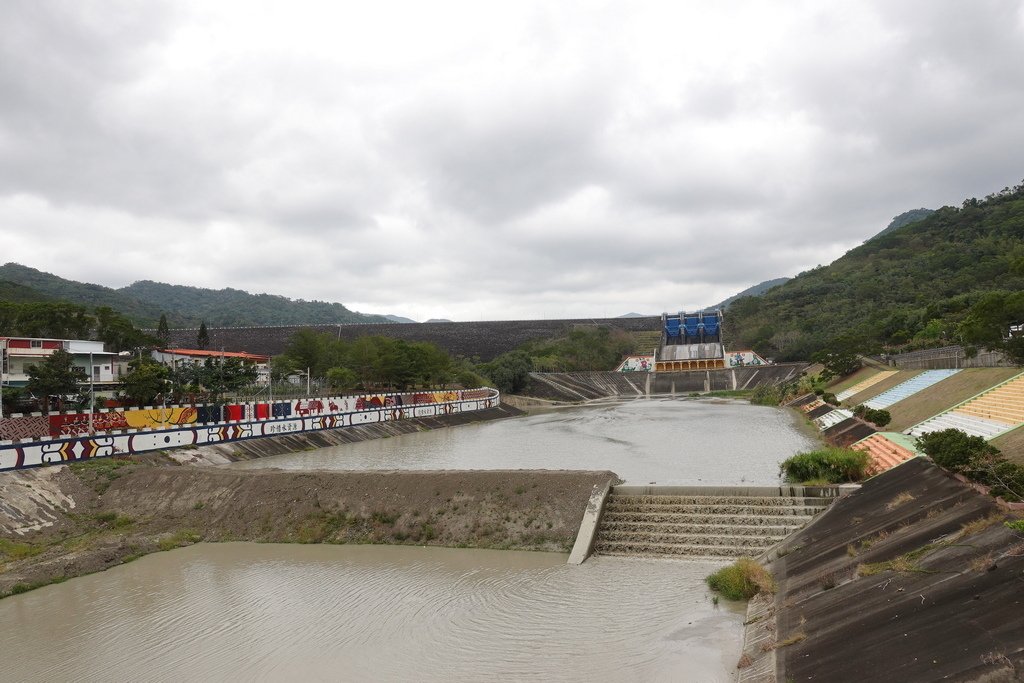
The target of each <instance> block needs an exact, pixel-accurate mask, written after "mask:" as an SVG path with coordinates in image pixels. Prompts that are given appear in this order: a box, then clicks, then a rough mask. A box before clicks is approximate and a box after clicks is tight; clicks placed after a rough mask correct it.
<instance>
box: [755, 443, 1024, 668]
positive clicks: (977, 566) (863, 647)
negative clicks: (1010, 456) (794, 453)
mask: <svg viewBox="0 0 1024 683" xmlns="http://www.w3.org/2000/svg"><path fill="white" fill-rule="evenodd" d="M1004 518H1005V515H1004V514H1001V513H999V511H998V508H997V507H996V505H995V503H994V502H993V500H992V499H991V498H989V497H987V496H983V495H981V494H979V493H977V492H975V491H974V490H972V489H971V488H970V487H968V486H967V485H965V484H962V483H960V482H958V481H956V480H955V479H953V478H952V477H951V476H950V475H949V474H947V473H946V472H944V471H942V470H941V469H939V468H937V467H935V466H934V465H933V464H931V463H930V462H929V461H928V460H926V459H925V458H914V459H913V460H911V461H909V462H907V463H905V464H904V465H901V466H899V467H896V468H894V469H892V470H890V471H888V472H885V473H883V474H881V475H879V476H877V477H875V478H873V479H870V480H869V481H867V482H865V483H864V485H863V486H862V487H861V488H860V490H859V491H857V492H855V493H853V494H850V495H848V496H844V497H843V498H840V499H839V500H837V501H836V502H835V503H834V504H833V505H832V506H831V507H830V508H829V510H828V512H826V513H825V514H824V515H822V516H821V517H819V518H817V519H816V520H815V521H814V523H813V524H811V525H809V526H808V527H807V528H805V529H803V530H801V531H799V532H797V533H796V534H794V535H793V536H792V537H790V538H789V539H788V540H787V541H786V543H785V544H784V545H783V546H782V547H781V548H780V549H779V551H778V552H777V555H779V557H778V559H776V560H775V561H774V562H773V563H772V566H771V568H772V570H773V573H774V575H775V578H776V580H777V582H778V591H777V593H776V594H775V601H774V606H773V607H774V617H775V618H774V619H771V618H770V615H769V616H768V617H766V618H764V619H763V620H762V621H763V622H764V623H765V624H766V625H767V626H770V627H773V628H772V629H771V631H770V637H771V639H772V642H773V643H775V645H776V647H775V649H774V652H775V654H776V655H777V657H778V669H777V672H776V673H777V676H778V680H779V681H787V680H793V681H858V682H863V681H886V682H888V681H901V682H907V681H910V682H916V681H938V680H955V681H983V680H984V681H1013V680H1021V676H1022V672H1024V628H1021V605H1022V588H1021V586H1022V584H1021V576H1022V575H1024V574H1022V572H1024V552H1021V550H1020V546H1021V543H1022V541H1021V539H1020V538H1018V537H1017V536H1016V535H1015V534H1014V532H1012V531H1011V530H1009V529H1007V528H1006V527H1005V526H1003V524H1002V520H1003V519H1004ZM965 525H968V526H967V528H966V529H965ZM748 653H749V654H750V656H756V655H757V652H756V651H751V650H748Z"/></svg>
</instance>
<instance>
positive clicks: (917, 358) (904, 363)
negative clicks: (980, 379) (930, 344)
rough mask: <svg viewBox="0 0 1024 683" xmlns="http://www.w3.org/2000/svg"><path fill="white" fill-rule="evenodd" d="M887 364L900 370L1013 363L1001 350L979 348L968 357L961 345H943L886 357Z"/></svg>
mask: <svg viewBox="0 0 1024 683" xmlns="http://www.w3.org/2000/svg"><path fill="white" fill-rule="evenodd" d="M887 360H888V362H889V365H895V366H896V367H897V368H900V369H901V370H917V369H923V370H935V369H939V368H1002V367H1012V366H1013V365H1014V364H1013V363H1012V362H1010V360H1009V359H1008V358H1007V357H1006V355H1005V354H1004V353H1003V352H1002V351H988V350H980V351H978V353H977V354H975V355H974V356H972V357H970V358H968V357H967V354H966V353H965V352H964V348H963V347H962V346H944V347H942V348H939V349H922V350H921V351H911V352H909V353H901V354H897V355H895V356H889V358H888V359H887Z"/></svg>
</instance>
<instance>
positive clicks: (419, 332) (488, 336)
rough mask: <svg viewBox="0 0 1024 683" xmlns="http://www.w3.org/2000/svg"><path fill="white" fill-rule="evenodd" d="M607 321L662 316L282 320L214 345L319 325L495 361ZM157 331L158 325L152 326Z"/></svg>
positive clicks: (222, 336)
mask: <svg viewBox="0 0 1024 683" xmlns="http://www.w3.org/2000/svg"><path fill="white" fill-rule="evenodd" d="M597 325H600V326H603V327H611V328H614V329H618V330H624V331H626V332H642V331H650V330H658V329H660V325H661V318H658V317H654V316H650V317H644V318H583V319H567V320H483V321H479V322H458V323H372V324H355V325H353V324H350V325H282V326H275V327H211V328H208V330H207V331H208V332H209V335H210V344H209V346H208V348H211V349H219V348H221V347H224V349H225V350H227V351H248V352H250V353H260V354H265V355H277V354H279V353H282V352H284V350H285V347H286V346H287V345H288V342H289V340H290V339H291V338H292V336H293V335H294V334H295V333H296V332H297V331H299V330H313V331H315V332H322V333H325V334H330V335H333V336H335V337H337V338H338V339H344V340H346V341H353V340H355V339H358V338H359V337H367V336H381V337H391V338H394V339H404V340H406V341H425V342H432V343H434V344H437V345H438V346H439V347H441V348H442V349H444V350H445V351H447V352H448V353H450V354H452V355H455V356H465V357H466V358H472V357H473V356H477V357H479V358H480V360H482V361H489V360H492V359H494V358H495V357H496V356H500V355H501V354H503V353H505V352H507V351H512V350H514V349H516V348H517V347H519V346H520V345H522V344H524V343H525V342H528V341H534V340H537V339H550V338H551V337H557V336H559V335H561V334H563V333H565V332H566V331H567V330H570V329H572V328H573V327H577V326H588V327H593V326H597ZM150 332H154V330H150ZM198 334H199V330H198V329H192V328H185V329H178V330H171V341H170V344H171V346H177V347H180V348H195V346H196V337H197V336H198Z"/></svg>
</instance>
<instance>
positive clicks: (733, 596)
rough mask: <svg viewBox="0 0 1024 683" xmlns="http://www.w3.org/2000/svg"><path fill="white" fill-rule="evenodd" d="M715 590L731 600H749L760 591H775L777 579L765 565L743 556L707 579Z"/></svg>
mask: <svg viewBox="0 0 1024 683" xmlns="http://www.w3.org/2000/svg"><path fill="white" fill-rule="evenodd" d="M705 581H707V583H708V586H709V587H710V588H711V590H713V591H718V592H719V593H721V594H722V595H724V596H725V597H727V598H729V599H730V600H749V599H750V598H752V597H754V596H755V595H757V594H758V593H774V592H775V579H774V578H772V575H771V574H770V573H769V572H768V570H767V569H765V568H764V567H763V566H761V565H760V564H758V563H757V562H755V561H754V560H752V559H751V558H749V557H741V558H740V559H738V560H736V562H734V563H733V564H730V565H729V566H728V567H722V568H721V569H719V570H718V571H717V572H715V573H714V574H711V575H710V576H708V577H707V579H705Z"/></svg>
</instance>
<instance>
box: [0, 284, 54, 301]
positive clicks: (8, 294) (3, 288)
mask: <svg viewBox="0 0 1024 683" xmlns="http://www.w3.org/2000/svg"><path fill="white" fill-rule="evenodd" d="M49 299H50V297H48V296H46V295H45V294H43V293H42V292H37V291H36V290H34V289H32V288H31V287H26V286H25V285H19V284H18V283H17V282H9V281H7V280H0V301H7V302H10V303H15V304H24V303H30V302H32V301H48V300H49Z"/></svg>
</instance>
